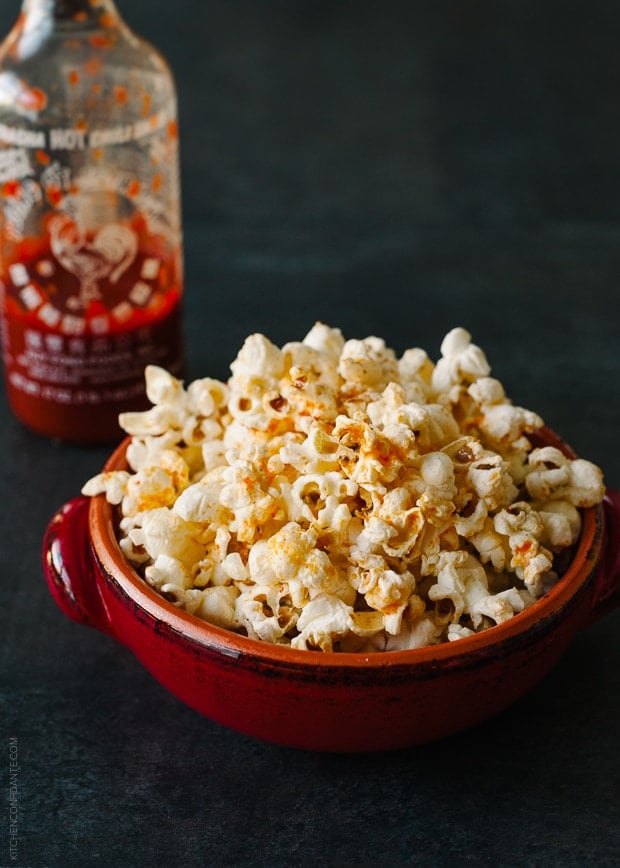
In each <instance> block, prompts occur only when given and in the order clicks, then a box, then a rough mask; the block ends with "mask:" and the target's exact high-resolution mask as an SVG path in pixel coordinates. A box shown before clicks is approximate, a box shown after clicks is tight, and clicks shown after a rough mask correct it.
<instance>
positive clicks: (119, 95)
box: [114, 84, 129, 105]
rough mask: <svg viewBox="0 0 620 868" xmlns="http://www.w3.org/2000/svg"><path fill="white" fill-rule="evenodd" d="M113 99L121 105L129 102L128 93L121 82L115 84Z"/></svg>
mask: <svg viewBox="0 0 620 868" xmlns="http://www.w3.org/2000/svg"><path fill="white" fill-rule="evenodd" d="M114 99H115V100H116V102H118V103H120V104H121V105H126V104H127V103H128V102H129V93H128V92H127V88H126V87H123V85H122V84H117V85H116V86H115V88H114Z"/></svg>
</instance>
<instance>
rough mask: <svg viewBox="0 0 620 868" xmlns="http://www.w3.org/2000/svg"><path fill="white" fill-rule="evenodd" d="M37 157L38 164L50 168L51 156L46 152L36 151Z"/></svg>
mask: <svg viewBox="0 0 620 868" xmlns="http://www.w3.org/2000/svg"><path fill="white" fill-rule="evenodd" d="M35 157H36V160H37V163H40V164H41V165H42V166H49V164H50V162H51V160H52V158H51V157H50V155H49V154H46V153H45V151H35Z"/></svg>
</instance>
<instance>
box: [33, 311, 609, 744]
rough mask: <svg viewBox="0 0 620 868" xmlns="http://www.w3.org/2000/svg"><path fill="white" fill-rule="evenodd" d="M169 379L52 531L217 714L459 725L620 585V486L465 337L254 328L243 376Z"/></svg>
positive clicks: (415, 735)
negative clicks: (426, 345) (520, 396)
mask: <svg viewBox="0 0 620 868" xmlns="http://www.w3.org/2000/svg"><path fill="white" fill-rule="evenodd" d="M146 385H147V393H148V397H149V399H150V401H151V403H152V407H151V409H149V410H147V411H146V412H136V413H126V414H123V415H122V416H121V418H120V422H121V426H122V427H123V429H124V430H125V431H126V432H127V435H128V436H127V438H126V439H125V441H124V442H123V443H122V444H121V446H120V447H119V448H118V449H117V450H116V451H115V452H114V453H113V455H112V456H111V457H110V459H109V461H108V462H107V464H106V466H105V467H104V468H103V470H102V472H101V473H99V474H97V475H96V476H95V477H93V478H92V479H90V480H89V481H88V482H86V484H85V485H84V488H83V491H82V495H81V496H79V497H76V498H75V499H74V500H72V501H70V502H69V503H68V504H66V505H65V506H64V507H63V508H62V509H61V510H59V511H58V513H57V514H56V515H55V516H54V518H53V519H52V521H51V522H50V524H49V527H48V529H47V532H46V536H45V540H44V564H45V573H46V578H47V581H48V584H49V587H50V590H51V592H52V594H53V596H54V598H55V599H56V601H57V603H58V605H59V606H60V608H61V609H62V610H63V612H65V613H66V614H67V615H68V616H69V617H70V618H72V619H73V620H75V621H78V622H80V623H82V624H86V625H90V626H94V627H96V628H98V629H99V630H101V631H103V632H104V633H107V634H109V635H110V636H111V637H113V638H115V639H116V640H118V641H119V642H120V643H122V644H123V645H125V646H126V647H127V648H128V649H130V650H131V651H132V652H133V653H134V654H135V655H136V657H137V658H138V659H139V660H140V661H141V662H142V663H143V664H144V666H145V667H146V668H147V669H148V670H149V671H150V672H151V673H152V674H153V675H154V676H155V678H156V679H158V680H159V681H160V682H161V684H162V685H163V686H164V687H166V688H167V689H168V690H169V691H171V692H172V693H173V694H174V695H175V696H176V697H178V698H179V699H180V700H182V701H183V702H184V703H186V704H187V705H189V706H190V707H191V708H193V709H195V710H196V711H198V712H200V713H202V714H204V715H206V716H207V717H209V718H211V719H212V720H215V721H217V722H219V723H221V724H224V725H226V726H230V727H232V728H235V729H237V730H239V731H241V732H244V733H246V734H249V735H252V736H255V737H258V738H261V739H265V740H268V741H272V742H277V743H280V744H283V745H288V746H292V747H298V748H305V749H313V750H326V751H372V750H386V749H393V748H400V747H405V746H409V745H414V744H420V743H423V742H427V741H430V740H434V739H439V738H443V737H445V736H448V735H450V734H452V733H455V732H457V731H459V730H462V729H465V728H467V727H471V726H473V725H475V724H476V723H478V722H480V721H482V720H483V719H485V718H488V717H489V716H491V715H493V714H495V713H497V712H499V711H500V710H502V709H504V708H506V707H507V706H509V705H510V704H511V703H512V702H514V701H516V700H517V699H518V698H519V697H520V696H522V695H523V694H524V693H525V692H526V691H527V690H529V689H530V688H531V687H533V686H534V685H535V684H536V683H538V682H539V681H540V679H542V678H543V676H544V675H545V674H546V673H547V672H548V671H549V670H550V668H551V667H552V666H553V665H554V664H555V663H556V662H557V661H558V660H559V659H560V657H561V655H562V654H563V652H564V651H565V650H566V648H567V647H568V645H569V643H570V642H571V641H572V640H573V638H574V637H575V635H576V634H577V633H578V632H579V631H580V630H582V629H584V628H585V627H586V626H587V625H588V624H589V623H591V622H592V621H593V620H595V619H596V618H598V617H600V616H601V615H602V614H604V613H605V612H607V611H609V610H610V609H611V608H613V607H614V606H616V605H618V603H619V602H620V566H619V550H620V546H619V542H618V540H619V537H620V534H619V529H620V495H619V494H618V492H615V491H606V489H605V485H604V482H603V476H602V473H601V471H600V470H599V468H598V467H596V466H595V465H594V464H592V463H591V462H589V461H587V460H585V459H583V458H578V457H577V456H576V455H575V454H574V453H573V452H572V451H571V449H570V448H569V447H568V446H567V445H566V444H565V443H564V442H563V441H562V440H561V439H560V438H559V437H558V436H557V435H555V434H554V433H553V432H552V431H551V430H549V429H548V428H546V427H545V425H544V424H543V420H542V419H541V418H540V417H539V416H538V415H537V414H536V413H534V412H532V411H530V410H527V409H524V408H522V407H518V406H515V405H514V404H513V403H512V401H511V400H510V399H509V398H508V397H507V396H506V393H505V390H504V388H503V386H502V384H501V383H500V382H499V381H498V380H497V379H495V378H493V377H491V375H490V367H489V364H488V362H487V359H486V356H485V354H484V352H483V351H482V350H481V349H480V347H478V346H477V345H476V344H474V343H472V338H471V335H470V334H469V333H468V332H467V331H466V330H465V329H462V328H455V329H453V330H452V331H450V332H449V333H448V334H447V335H446V337H445V338H444V340H443V342H442V344H441V347H440V357H439V358H438V360H437V361H436V362H433V361H432V360H431V358H430V357H429V355H428V354H427V352H426V351H425V350H422V349H419V348H414V349H409V350H407V351H406V352H404V353H403V354H402V356H400V357H398V356H397V355H396V353H395V352H393V351H392V350H391V349H390V348H389V347H388V346H386V343H385V342H384V341H383V340H382V339H380V338H377V337H369V338H366V339H364V340H345V338H344V337H343V335H342V333H341V332H340V330H338V329H336V328H331V327H328V326H327V325H324V324H322V323H317V324H316V325H315V326H314V327H313V328H312V329H311V331H310V332H309V333H308V334H307V335H306V337H305V338H304V339H303V340H302V341H299V342H291V343H288V344H285V345H284V346H282V347H277V346H275V345H274V344H273V343H271V342H270V341H269V340H268V338H267V337H265V336H264V335H260V334H254V335H251V336H250V337H248V338H247V340H246V341H245V343H244V344H243V346H242V348H241V350H240V351H239V353H238V355H237V357H236V359H235V360H234V362H233V363H232V365H231V377H230V379H229V380H228V381H227V382H220V381H218V380H215V379H211V378H204V379H200V380H196V381H194V382H192V383H190V384H189V385H188V386H187V387H185V386H184V384H183V383H182V382H180V381H179V380H177V379H175V378H174V377H172V376H171V375H170V374H169V373H167V372H166V371H164V370H163V369H161V368H157V367H149V368H147V370H146Z"/></svg>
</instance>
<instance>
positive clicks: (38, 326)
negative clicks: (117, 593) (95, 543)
mask: <svg viewBox="0 0 620 868" xmlns="http://www.w3.org/2000/svg"><path fill="white" fill-rule="evenodd" d="M177 151H178V140H177V131H176V122H175V107H174V105H170V106H169V107H168V108H166V109H164V110H162V111H160V112H159V113H157V114H153V115H151V116H149V117H147V118H144V119H141V120H140V121H138V122H136V123H131V124H125V125H115V126H111V127H103V126H102V127H99V128H97V127H93V128H92V129H88V130H86V129H79V128H76V129H63V128H57V129H56V128H52V129H47V130H44V131H43V130H32V129H18V128H16V127H14V126H10V125H7V124H0V187H1V189H2V194H3V220H2V231H1V233H0V241H1V245H2V257H1V266H2V268H1V279H2V306H3V320H4V323H3V331H4V336H3V337H4V340H3V352H4V360H5V370H6V377H7V384H8V387H9V398H10V399H11V400H12V403H13V405H14V406H15V405H16V404H17V403H19V401H20V400H21V398H23V399H24V400H25V399H26V398H28V400H29V401H31V402H32V401H35V400H40V401H47V402H50V404H51V403H53V402H56V403H58V404H61V405H63V406H65V407H68V406H75V407H86V406H89V405H91V406H101V405H102V404H107V405H109V406H111V407H115V408H116V407H117V406H119V405H120V404H122V405H124V404H125V402H129V401H131V399H132V398H135V399H136V403H137V399H138V398H139V397H140V396H143V393H144V367H145V366H146V365H147V364H161V365H162V366H166V367H169V368H170V369H171V370H175V369H178V368H179V365H180V358H179V356H180V348H179V342H180V336H179V329H178V320H179V300H180V296H181V279H182V275H181V269H182V264H181V238H180V226H179V215H178V199H179V195H178V174H177V172H176V166H177V165H178V153H177ZM171 169H172V170H171ZM167 203H173V204H172V206H170V205H168V204H167ZM168 320H169V321H170V323H172V321H174V324H173V325H168V324H167V321H168ZM171 340H173V341H174V342H175V345H174V346H171V345H170V341H171ZM176 372H178V370H176ZM17 393H21V396H20V395H18V394H17ZM130 406H131V405H130ZM33 412H34V411H33ZM18 415H19V413H18ZM115 415H116V414H115ZM58 436H62V434H59V435H58ZM84 439H87V438H84Z"/></svg>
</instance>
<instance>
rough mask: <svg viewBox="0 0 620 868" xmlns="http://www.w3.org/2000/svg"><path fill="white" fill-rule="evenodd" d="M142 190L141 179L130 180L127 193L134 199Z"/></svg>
mask: <svg viewBox="0 0 620 868" xmlns="http://www.w3.org/2000/svg"><path fill="white" fill-rule="evenodd" d="M139 192H140V181H135V180H134V181H130V182H129V184H128V185H127V195H128V196H129V198H130V199H134V198H135V197H136V196H137V195H138V193H139Z"/></svg>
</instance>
